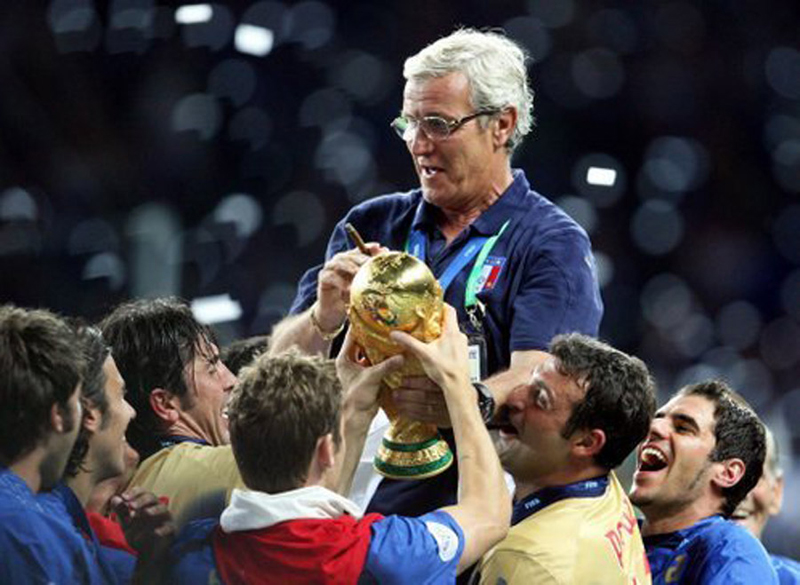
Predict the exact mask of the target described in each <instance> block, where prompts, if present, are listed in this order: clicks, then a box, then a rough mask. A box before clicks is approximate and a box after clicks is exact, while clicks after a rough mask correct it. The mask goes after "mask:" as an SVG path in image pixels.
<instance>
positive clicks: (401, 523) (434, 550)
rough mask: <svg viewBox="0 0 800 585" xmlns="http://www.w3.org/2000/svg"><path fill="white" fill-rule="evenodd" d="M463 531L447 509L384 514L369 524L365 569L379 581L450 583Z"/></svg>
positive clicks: (461, 546)
mask: <svg viewBox="0 0 800 585" xmlns="http://www.w3.org/2000/svg"><path fill="white" fill-rule="evenodd" d="M463 552H464V532H463V531H462V530H461V526H459V525H458V523H457V522H456V521H455V520H454V519H453V517H452V516H450V514H448V513H447V512H442V511H436V512H431V513H430V514H424V515H423V516H420V517H419V518H408V517H405V516H388V517H386V518H384V519H383V520H379V521H378V522H376V523H375V524H373V525H372V540H371V541H370V546H369V551H368V552H367V562H366V566H365V572H367V573H368V574H369V576H370V577H371V578H372V579H374V580H375V581H377V582H378V583H381V584H393V583H397V584H401V583H415V584H417V583H419V584H422V583H431V584H433V583H454V582H455V578H456V570H457V567H458V561H459V560H460V559H461V554H462V553H463Z"/></svg>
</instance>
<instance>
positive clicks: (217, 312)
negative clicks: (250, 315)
mask: <svg viewBox="0 0 800 585" xmlns="http://www.w3.org/2000/svg"><path fill="white" fill-rule="evenodd" d="M191 308H192V313H193V314H194V318H195V319H197V320H198V321H200V323H203V324H205V325H213V324H215V323H227V322H229V321H236V320H237V319H239V318H240V317H241V316H242V305H241V304H240V303H239V301H234V300H233V299H232V298H231V295H230V294H228V293H225V294H223V295H212V296H208V297H198V298H196V299H193V300H192V302H191Z"/></svg>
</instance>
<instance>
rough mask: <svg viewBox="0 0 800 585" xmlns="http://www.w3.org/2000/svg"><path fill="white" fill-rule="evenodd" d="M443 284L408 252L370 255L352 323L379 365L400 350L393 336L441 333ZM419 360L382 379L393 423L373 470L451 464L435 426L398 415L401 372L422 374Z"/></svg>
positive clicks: (384, 404) (422, 472) (404, 471)
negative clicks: (394, 396)
mask: <svg viewBox="0 0 800 585" xmlns="http://www.w3.org/2000/svg"><path fill="white" fill-rule="evenodd" d="M442 299H443V293H442V287H441V286H439V283H438V282H437V281H436V278H435V277H434V276H433V274H432V273H431V271H430V269H429V268H428V267H427V266H426V265H425V263H423V262H421V261H420V260H417V259H416V258H414V257H413V256H411V255H409V254H406V253H404V252H387V253H384V254H379V255H378V256H375V257H373V258H371V259H370V260H369V261H367V263H366V264H364V265H363V266H362V267H361V269H360V270H359V271H358V273H357V274H356V276H355V278H354V279H353V283H352V285H351V287H350V309H349V317H350V327H351V329H352V335H353V336H354V338H355V341H356V343H357V344H358V345H359V346H360V348H361V350H362V351H363V353H364V354H365V355H366V357H367V359H368V360H369V362H370V363H372V364H377V363H379V362H381V361H383V360H385V359H386V358H389V357H391V356H393V355H396V354H398V353H401V351H402V350H401V348H400V346H399V345H397V344H396V343H394V342H393V341H392V340H391V339H390V338H389V333H391V332H392V331H404V332H405V333H408V334H409V335H412V336H414V337H415V338H417V339H419V340H420V341H424V342H429V341H433V340H434V339H436V338H438V337H439V335H441V332H442V318H443V302H444V301H443V300H442ZM424 374H425V373H424V371H423V369H422V365H421V364H420V363H419V361H418V360H416V359H414V358H411V357H409V356H406V358H405V363H404V364H403V366H402V367H401V368H400V369H399V370H398V371H395V372H393V373H392V374H390V375H388V376H386V378H384V380H383V388H382V389H381V392H380V395H379V398H378V402H379V404H380V406H381V408H383V410H384V411H385V412H386V416H387V417H388V418H389V421H390V422H391V425H390V427H389V429H388V430H387V431H386V434H385V435H384V437H383V442H382V444H381V446H380V448H379V449H378V454H377V455H376V456H375V460H374V465H375V469H376V470H377V471H378V473H380V474H381V475H383V476H385V477H390V478H392V479H423V478H426V477H432V476H434V475H437V474H439V473H441V472H442V471H444V470H445V469H447V468H448V467H450V465H451V464H452V462H453V453H452V451H450V447H449V446H448V445H447V443H446V442H445V441H444V440H443V439H442V438H441V436H440V435H439V431H438V429H437V428H436V426H435V425H432V424H428V423H422V422H419V421H412V420H408V419H406V418H404V417H402V416H400V415H399V414H398V412H397V408H396V407H395V405H394V401H393V400H392V396H391V394H392V390H393V389H394V388H397V387H399V385H400V383H401V381H402V379H403V377H405V376H416V375H424Z"/></svg>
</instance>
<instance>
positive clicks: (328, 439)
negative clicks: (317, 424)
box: [316, 433, 336, 471]
mask: <svg viewBox="0 0 800 585" xmlns="http://www.w3.org/2000/svg"><path fill="white" fill-rule="evenodd" d="M316 455H317V462H318V463H319V466H320V471H325V470H327V469H330V468H331V467H333V465H334V463H335V462H336V445H334V443H333V434H331V433H328V434H327V435H325V436H323V437H320V438H319V439H317V451H316Z"/></svg>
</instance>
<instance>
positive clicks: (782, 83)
mask: <svg viewBox="0 0 800 585" xmlns="http://www.w3.org/2000/svg"><path fill="white" fill-rule="evenodd" d="M764 68H765V72H766V75H767V82H768V83H769V85H770V87H772V89H773V90H775V91H776V92H777V93H778V94H780V95H781V96H783V97H785V98H788V99H791V100H797V99H800V51H798V50H797V49H795V48H792V47H777V48H775V49H772V51H770V52H769V55H768V56H767V61H766V64H765V67H764Z"/></svg>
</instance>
